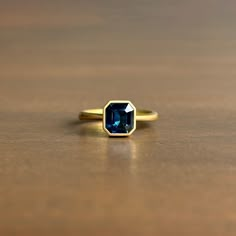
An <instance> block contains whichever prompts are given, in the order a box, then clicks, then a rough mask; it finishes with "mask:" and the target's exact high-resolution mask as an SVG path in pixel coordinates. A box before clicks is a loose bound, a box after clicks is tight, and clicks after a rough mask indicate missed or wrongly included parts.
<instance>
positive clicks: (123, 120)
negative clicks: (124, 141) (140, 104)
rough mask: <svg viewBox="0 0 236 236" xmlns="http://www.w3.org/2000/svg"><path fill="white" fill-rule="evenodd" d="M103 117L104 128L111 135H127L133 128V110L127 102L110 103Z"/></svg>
mask: <svg viewBox="0 0 236 236" xmlns="http://www.w3.org/2000/svg"><path fill="white" fill-rule="evenodd" d="M105 115H106V119H105V128H106V129H107V130H108V131H109V132H110V133H111V134H128V133H130V132H131V131H132V130H133V129H134V127H135V117H134V116H135V113H134V108H133V106H131V104H129V103H127V102H124V103H110V104H109V105H108V106H107V107H106V109H105Z"/></svg>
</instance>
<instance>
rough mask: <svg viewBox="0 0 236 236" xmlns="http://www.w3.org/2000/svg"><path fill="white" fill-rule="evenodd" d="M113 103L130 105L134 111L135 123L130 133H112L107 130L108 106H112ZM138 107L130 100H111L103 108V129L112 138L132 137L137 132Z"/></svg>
mask: <svg viewBox="0 0 236 236" xmlns="http://www.w3.org/2000/svg"><path fill="white" fill-rule="evenodd" d="M112 103H121V104H122V103H128V104H129V105H130V106H131V107H132V108H133V111H134V121H133V128H132V130H131V131H130V132H128V133H111V132H110V131H109V130H108V129H107V128H106V109H107V107H108V106H110V104H112ZM136 112H137V111H136V107H135V106H134V105H133V103H132V102H130V101H128V100H111V101H109V102H108V103H107V104H106V105H105V106H104V108H103V129H104V130H105V132H106V133H107V134H108V135H109V136H111V137H128V136H130V135H131V134H132V133H133V132H134V131H135V130H136Z"/></svg>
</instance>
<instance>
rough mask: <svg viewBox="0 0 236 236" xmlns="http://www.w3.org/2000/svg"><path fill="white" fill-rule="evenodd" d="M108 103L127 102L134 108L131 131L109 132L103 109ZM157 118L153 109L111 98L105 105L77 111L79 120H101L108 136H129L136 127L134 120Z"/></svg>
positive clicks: (152, 119) (153, 119)
mask: <svg viewBox="0 0 236 236" xmlns="http://www.w3.org/2000/svg"><path fill="white" fill-rule="evenodd" d="M110 103H129V104H130V105H131V106H132V107H133V109H134V119H135V120H134V128H133V129H132V131H131V132H129V133H126V134H123V133H122V134H112V133H110V132H109V131H108V130H107V129H106V127H105V122H106V113H105V110H106V108H107V107H108V106H109V105H110ZM158 118H159V115H158V113H157V112H155V111H151V110H144V109H141V110H140V109H138V110H137V109H136V107H135V106H134V105H133V104H132V102H130V101H127V100H112V101H109V102H108V103H107V104H106V105H105V107H104V108H103V109H102V108H95V109H87V110H83V111H81V112H80V113H79V119H80V120H88V121H89V120H103V129H104V130H105V131H106V132H107V133H108V135H109V136H130V135H131V134H132V133H133V132H134V131H135V129H136V121H155V120H157V119H158Z"/></svg>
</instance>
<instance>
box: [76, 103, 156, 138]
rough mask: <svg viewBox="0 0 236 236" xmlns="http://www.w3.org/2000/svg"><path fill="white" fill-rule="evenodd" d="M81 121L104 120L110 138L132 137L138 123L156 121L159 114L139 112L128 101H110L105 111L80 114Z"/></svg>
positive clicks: (97, 109) (89, 111)
mask: <svg viewBox="0 0 236 236" xmlns="http://www.w3.org/2000/svg"><path fill="white" fill-rule="evenodd" d="M79 119H80V120H88V121H89V120H103V128H104V130H105V131H106V132H107V133H108V135H109V136H130V135H131V134H132V133H133V132H134V131H135V129H136V121H154V120H157V119H158V113H157V112H155V111H151V110H145V109H141V110H139V109H138V110H137V109H136V108H135V106H134V105H133V104H132V103H131V102H130V101H126V100H113V101H109V102H108V103H107V104H106V105H105V107H104V108H103V109H101V108H96V109H86V110H83V111H81V112H80V113H79Z"/></svg>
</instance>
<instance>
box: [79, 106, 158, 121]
mask: <svg viewBox="0 0 236 236" xmlns="http://www.w3.org/2000/svg"><path fill="white" fill-rule="evenodd" d="M79 119H80V120H102V119H103V109H101V108H100V109H87V110H84V111H81V112H80V114H79ZM157 119H158V113H157V112H155V111H149V110H137V111H136V121H154V120H157Z"/></svg>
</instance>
